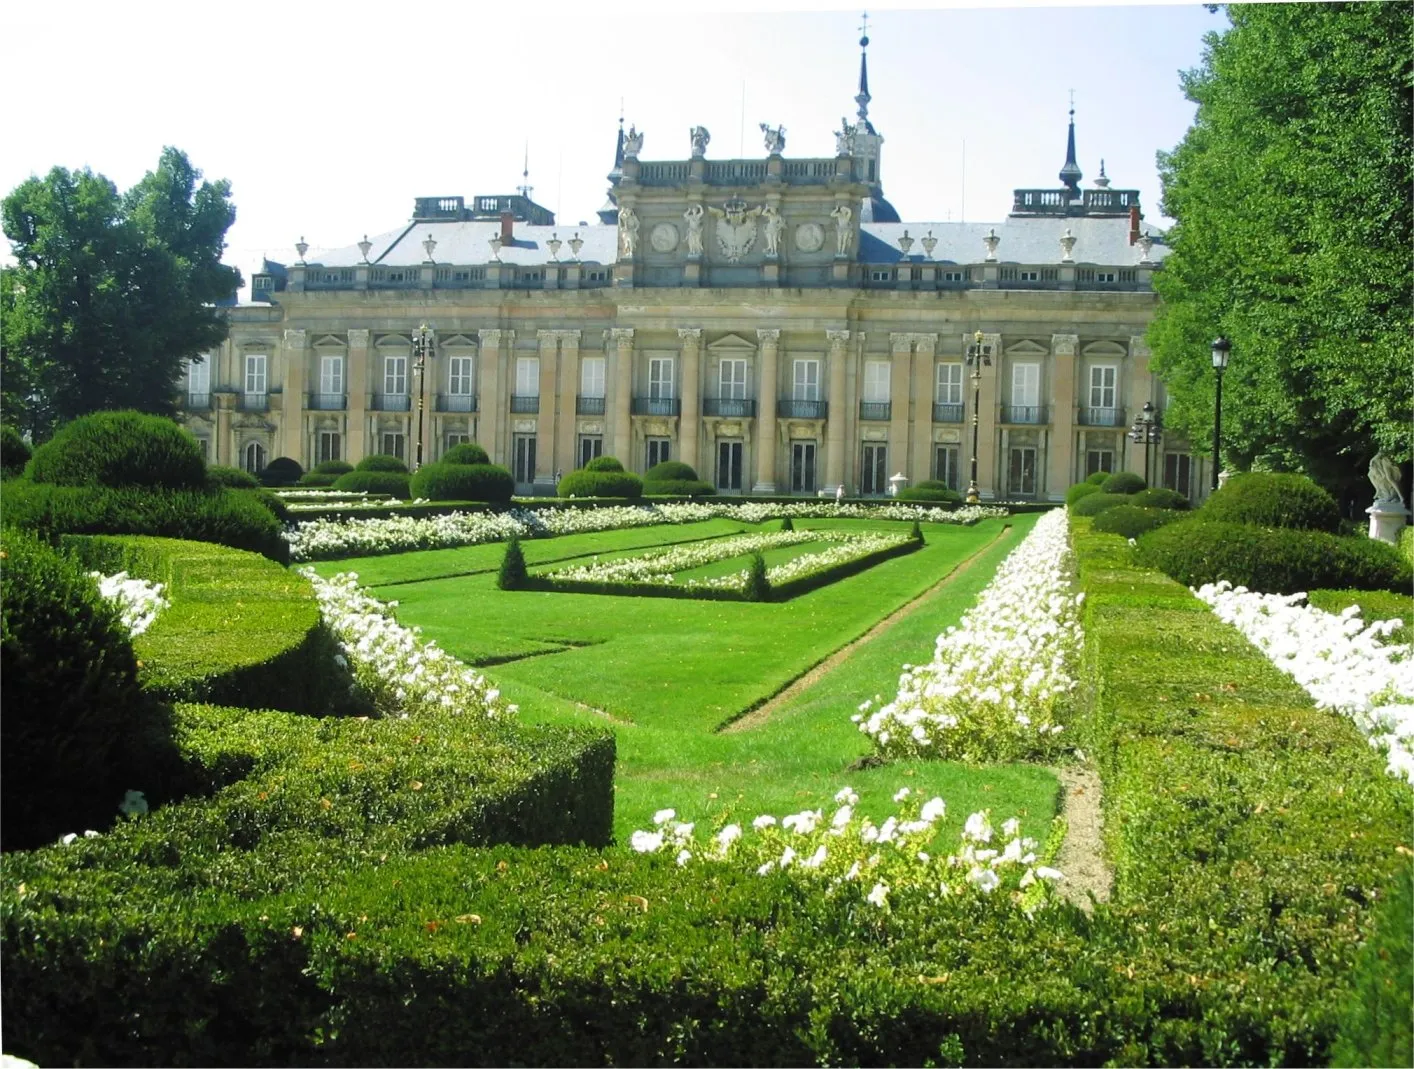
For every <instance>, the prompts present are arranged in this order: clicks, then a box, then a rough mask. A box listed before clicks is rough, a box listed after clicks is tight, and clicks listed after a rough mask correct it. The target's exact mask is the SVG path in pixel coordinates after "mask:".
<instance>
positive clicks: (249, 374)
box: [245, 353, 266, 394]
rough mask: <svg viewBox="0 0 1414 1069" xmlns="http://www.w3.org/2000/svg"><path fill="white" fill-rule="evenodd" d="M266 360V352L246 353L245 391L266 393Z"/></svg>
mask: <svg viewBox="0 0 1414 1069" xmlns="http://www.w3.org/2000/svg"><path fill="white" fill-rule="evenodd" d="M265 362H266V357H265V354H264V353H246V355H245V392H246V393H248V394H263V393H265Z"/></svg>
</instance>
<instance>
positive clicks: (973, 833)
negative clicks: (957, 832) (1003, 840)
mask: <svg viewBox="0 0 1414 1069" xmlns="http://www.w3.org/2000/svg"><path fill="white" fill-rule="evenodd" d="M962 834H963V835H964V836H965V837H966V838H968V839H972V840H973V841H975V842H979V843H989V842H991V841H992V823H991V821H990V820H988V818H987V813H986V811H985V810H983V811H982V812H980V813H973V814H972V815H971V816H970V817H968V818H967V823H966V824H964V825H963V826H962Z"/></svg>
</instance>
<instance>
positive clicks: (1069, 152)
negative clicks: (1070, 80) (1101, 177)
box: [1060, 90, 1084, 197]
mask: <svg viewBox="0 0 1414 1069" xmlns="http://www.w3.org/2000/svg"><path fill="white" fill-rule="evenodd" d="M1082 177H1084V176H1083V175H1082V174H1081V171H1080V165H1079V164H1078V163H1076V162H1075V91H1074V90H1071V94H1070V133H1069V135H1068V136H1067V137H1066V142H1065V166H1064V167H1062V168H1061V169H1060V180H1061V183H1062V184H1063V185H1064V186H1065V187H1066V189H1068V190H1070V195H1071V196H1072V197H1078V196H1080V179H1081V178H1082Z"/></svg>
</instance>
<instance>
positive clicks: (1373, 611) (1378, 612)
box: [1307, 590, 1414, 642]
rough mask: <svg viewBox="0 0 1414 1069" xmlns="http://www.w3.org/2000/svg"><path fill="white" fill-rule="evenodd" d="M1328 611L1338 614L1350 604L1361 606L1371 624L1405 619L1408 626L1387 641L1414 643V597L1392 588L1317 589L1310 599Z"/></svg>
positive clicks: (1361, 610) (1392, 634) (1362, 615)
mask: <svg viewBox="0 0 1414 1069" xmlns="http://www.w3.org/2000/svg"><path fill="white" fill-rule="evenodd" d="M1307 601H1309V602H1310V603H1311V604H1312V605H1314V606H1315V607H1316V608H1318V609H1324V610H1325V611H1326V612H1334V613H1338V612H1340V611H1341V610H1342V609H1344V608H1346V607H1347V606H1349V605H1359V606H1360V617H1361V619H1363V620H1364V621H1365V622H1366V623H1367V624H1368V623H1372V622H1373V621H1375V620H1403V621H1404V626H1403V627H1401V628H1399V629H1398V630H1397V631H1394V632H1393V633H1391V634H1390V636H1389V638H1387V639H1385V641H1386V642H1414V597H1410V596H1409V595H1408V594H1396V593H1394V592H1393V591H1389V590H1313V591H1311V594H1310V596H1309V597H1308V598H1307Z"/></svg>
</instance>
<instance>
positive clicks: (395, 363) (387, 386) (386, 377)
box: [383, 356, 408, 397]
mask: <svg viewBox="0 0 1414 1069" xmlns="http://www.w3.org/2000/svg"><path fill="white" fill-rule="evenodd" d="M383 392H384V393H385V394H392V395H393V396H395V397H402V396H406V395H407V392H408V358H407V357H405V356H385V357H384V358H383Z"/></svg>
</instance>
